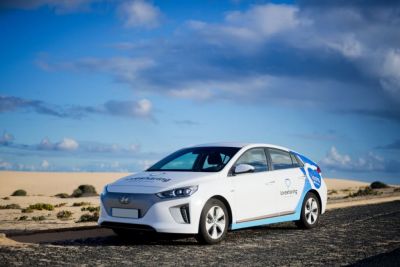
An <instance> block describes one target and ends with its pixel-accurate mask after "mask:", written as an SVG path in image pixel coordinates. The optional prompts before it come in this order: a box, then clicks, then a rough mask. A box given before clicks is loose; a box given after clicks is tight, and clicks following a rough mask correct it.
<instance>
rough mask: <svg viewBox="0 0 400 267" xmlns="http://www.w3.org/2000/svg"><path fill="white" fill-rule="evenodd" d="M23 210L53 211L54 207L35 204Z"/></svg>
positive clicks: (46, 204)
mask: <svg viewBox="0 0 400 267" xmlns="http://www.w3.org/2000/svg"><path fill="white" fill-rule="evenodd" d="M25 210H54V206H53V205H51V204H48V203H36V204H33V205H29V207H27V208H26V209H25Z"/></svg>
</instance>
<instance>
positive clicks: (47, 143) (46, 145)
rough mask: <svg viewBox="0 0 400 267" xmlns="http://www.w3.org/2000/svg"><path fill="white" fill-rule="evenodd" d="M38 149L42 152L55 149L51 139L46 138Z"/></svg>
mask: <svg viewBox="0 0 400 267" xmlns="http://www.w3.org/2000/svg"><path fill="white" fill-rule="evenodd" d="M38 148H39V149H41V150H52V149H54V144H53V143H52V142H51V141H50V139H49V138H47V137H45V138H43V139H42V141H40V143H39V145H38Z"/></svg>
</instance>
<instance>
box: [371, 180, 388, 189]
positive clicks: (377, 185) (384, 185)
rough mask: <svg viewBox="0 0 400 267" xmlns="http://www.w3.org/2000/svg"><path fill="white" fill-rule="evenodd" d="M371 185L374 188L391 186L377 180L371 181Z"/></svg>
mask: <svg viewBox="0 0 400 267" xmlns="http://www.w3.org/2000/svg"><path fill="white" fill-rule="evenodd" d="M370 187H371V188H372V189H382V188H389V187H390V186H388V185H387V184H385V183H383V182H380V181H375V182H372V183H371V185H370Z"/></svg>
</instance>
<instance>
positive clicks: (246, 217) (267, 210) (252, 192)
mask: <svg viewBox="0 0 400 267" xmlns="http://www.w3.org/2000/svg"><path fill="white" fill-rule="evenodd" d="M239 164H249V165H252V166H253V167H254V168H255V170H254V172H252V173H243V174H236V175H233V176H232V177H231V179H232V184H233V187H234V199H235V205H234V206H235V211H234V212H235V218H236V223H244V222H250V221H255V220H260V219H265V218H268V217H271V216H273V214H274V213H275V212H276V205H277V204H278V203H277V200H278V199H277V197H278V195H277V191H276V179H275V178H276V177H275V176H274V175H273V173H272V172H271V171H269V166H268V161H267V157H266V153H265V149H264V148H252V149H249V150H247V151H246V152H245V153H243V155H242V156H241V157H240V158H239V159H238V161H237V162H236V163H235V165H234V166H237V165H239Z"/></svg>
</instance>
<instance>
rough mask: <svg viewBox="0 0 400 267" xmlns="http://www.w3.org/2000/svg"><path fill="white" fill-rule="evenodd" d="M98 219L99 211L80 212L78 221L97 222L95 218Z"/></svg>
mask: <svg viewBox="0 0 400 267" xmlns="http://www.w3.org/2000/svg"><path fill="white" fill-rule="evenodd" d="M98 219H99V213H98V212H97V211H96V212H94V213H85V214H82V216H81V217H80V219H79V221H77V222H78V223H79V222H97V220H98Z"/></svg>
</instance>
